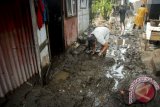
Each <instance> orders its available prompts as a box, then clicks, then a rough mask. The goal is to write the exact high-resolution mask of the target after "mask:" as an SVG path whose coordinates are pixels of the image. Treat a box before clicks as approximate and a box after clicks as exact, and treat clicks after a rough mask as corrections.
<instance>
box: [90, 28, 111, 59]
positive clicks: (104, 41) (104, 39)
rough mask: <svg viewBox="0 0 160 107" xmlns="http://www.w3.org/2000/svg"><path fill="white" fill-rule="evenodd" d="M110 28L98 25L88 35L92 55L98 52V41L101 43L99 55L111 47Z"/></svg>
mask: <svg viewBox="0 0 160 107" xmlns="http://www.w3.org/2000/svg"><path fill="white" fill-rule="evenodd" d="M109 35H110V30H109V29H108V28H107V27H96V28H95V29H94V30H93V32H92V33H91V34H90V35H89V37H88V47H89V48H90V49H91V50H92V55H93V54H95V52H96V47H97V42H98V43H100V44H101V49H100V52H99V53H98V56H101V55H105V54H106V51H107V49H108V47H109V43H108V40H109Z"/></svg>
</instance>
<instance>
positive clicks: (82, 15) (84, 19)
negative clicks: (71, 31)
mask: <svg viewBox="0 0 160 107" xmlns="http://www.w3.org/2000/svg"><path fill="white" fill-rule="evenodd" d="M80 1H81V0H77V2H78V6H77V8H78V34H79V35H80V34H81V33H83V32H84V31H85V30H86V29H87V28H88V26H89V0H86V1H87V7H86V8H81V3H80ZM84 1H85V0H84Z"/></svg>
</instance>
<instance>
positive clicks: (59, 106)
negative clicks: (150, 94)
mask: <svg viewBox="0 0 160 107" xmlns="http://www.w3.org/2000/svg"><path fill="white" fill-rule="evenodd" d="M140 35H141V32H139V31H134V32H132V33H131V34H126V35H122V36H119V35H114V32H112V35H111V36H110V40H109V41H110V47H109V49H108V52H107V54H106V56H103V57H98V55H96V54H95V55H90V54H87V53H86V51H85V49H86V46H85V45H84V44H80V45H79V46H78V45H73V46H72V47H71V48H70V49H68V51H67V52H66V53H65V54H63V55H61V56H59V57H57V58H56V59H57V60H55V61H54V63H53V64H52V68H51V74H50V76H49V78H50V82H49V84H47V85H45V86H44V87H41V86H40V85H33V84H30V82H27V83H25V84H24V85H23V86H22V87H21V88H19V89H18V90H17V91H16V92H14V94H12V95H11V96H9V97H8V98H7V99H6V101H5V103H3V105H2V106H4V107H159V106H160V97H159V95H160V94H159V92H157V94H156V97H155V99H154V100H153V101H151V102H149V103H147V104H140V103H138V102H136V103H135V104H133V105H128V104H127V103H128V92H127V91H124V94H121V91H122V90H128V88H129V85H130V83H131V82H132V81H133V80H134V79H135V78H136V77H138V76H140V75H150V76H152V77H153V78H155V79H156V80H157V81H158V80H159V79H158V77H155V76H154V75H152V74H150V72H149V71H148V69H147V68H146V67H145V65H144V64H143V63H142V60H141V50H142V46H141V43H140V42H141V38H140ZM77 46H78V47H77Z"/></svg>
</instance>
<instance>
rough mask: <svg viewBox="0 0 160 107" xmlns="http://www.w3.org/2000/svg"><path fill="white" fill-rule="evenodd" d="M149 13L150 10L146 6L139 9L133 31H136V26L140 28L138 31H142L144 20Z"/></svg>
mask: <svg viewBox="0 0 160 107" xmlns="http://www.w3.org/2000/svg"><path fill="white" fill-rule="evenodd" d="M147 13H148V10H147V8H146V7H145V5H144V4H143V5H141V7H140V8H139V9H138V11H137V14H136V16H135V19H134V26H133V29H135V27H136V26H137V27H138V29H141V28H142V27H143V24H144V18H145V16H146V14H147Z"/></svg>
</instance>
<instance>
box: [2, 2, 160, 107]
mask: <svg viewBox="0 0 160 107" xmlns="http://www.w3.org/2000/svg"><path fill="white" fill-rule="evenodd" d="M44 1H45V0H44ZM44 1H43V2H44ZM46 1H47V3H48V4H49V5H48V9H49V10H50V11H49V13H48V14H49V19H50V20H49V21H44V22H43V20H44V19H43V20H41V21H42V22H43V23H39V22H41V21H39V22H38V20H40V19H38V18H39V16H38V15H37V14H38V12H41V11H42V10H43V8H42V7H43V6H42V5H41V0H37V1H34V2H33V1H31V0H29V1H25V0H22V2H20V1H19V0H16V3H12V4H14V5H15V6H13V7H12V8H14V9H13V13H14V12H16V9H19V10H22V12H21V11H18V13H17V16H19V17H20V18H19V19H16V18H17V17H11V16H12V14H11V13H10V12H9V11H10V10H8V9H7V6H8V5H7V3H3V5H4V7H0V10H1V8H5V9H6V10H7V11H8V13H10V14H5V15H4V17H2V18H6V19H7V20H5V22H7V21H8V20H9V19H11V20H13V22H14V21H15V22H17V21H18V20H19V21H20V23H19V24H17V23H12V25H13V26H15V27H17V28H15V30H13V29H12V28H8V29H7V30H4V31H3V32H2V33H1V30H0V56H3V57H0V62H2V63H1V65H3V66H0V70H1V71H3V72H0V106H2V107H159V106H160V73H159V72H160V67H159V64H160V49H159V47H160V43H159V41H156V42H155V41H154V40H155V38H154V40H153V41H152V40H151V41H150V40H147V39H146V37H147V35H148V32H147V33H146V31H145V30H146V29H148V28H147V27H146V26H147V24H146V25H145V27H144V28H142V29H133V26H134V14H133V11H132V10H130V11H129V12H130V13H129V12H128V13H129V16H128V18H126V20H125V24H126V27H125V28H124V29H123V28H122V29H123V30H122V31H121V27H120V23H119V22H120V18H119V15H118V14H117V10H118V9H119V8H118V9H117V10H116V9H115V11H114V12H115V13H114V14H115V15H113V17H112V18H113V19H114V18H115V19H114V23H110V20H109V19H108V17H110V16H107V15H108V14H107V15H106V17H105V18H103V17H102V16H101V15H100V14H101V13H100V12H99V13H98V12H97V13H96V16H97V17H96V18H94V19H92V23H89V22H90V19H89V15H90V14H89V9H88V8H89V6H90V1H89V2H87V1H88V0H86V2H85V0H80V1H77V2H76V0H67V1H66V2H64V0H61V1H59V2H56V1H54V0H53V1H52V0H46ZM93 1H94V0H93ZM95 1H96V0H95ZM122 1H123V2H126V3H127V0H119V1H118V0H117V1H114V0H113V1H112V0H111V2H110V3H112V4H113V3H114V5H116V6H117V5H118V4H119V2H121V3H122ZM36 3H37V4H36ZM85 3H86V4H85ZM87 3H88V4H87ZM95 3H96V2H95ZM25 4H27V6H28V7H29V8H27V6H26V7H25ZM34 4H36V5H34ZM44 4H45V3H44ZM64 4H65V5H64ZM93 4H94V3H93ZM39 5H41V6H42V7H41V6H40V7H39ZM70 5H72V6H70ZM88 5H89V6H88ZM5 6H6V7H5ZM45 6H47V5H44V11H45ZM76 6H78V9H77V11H73V10H74V9H75V10H76ZM87 6H88V7H87ZM53 7H55V8H56V9H57V10H54V8H53ZM71 7H72V8H71ZM117 7H118V6H117ZM93 8H96V7H94V6H93ZM39 9H42V10H39ZM65 9H66V11H65V13H63V11H64V10H65ZM70 9H73V10H70ZM107 9H108V10H109V9H110V8H107ZM30 10H31V11H30ZM93 10H94V9H93ZM96 11H97V10H96ZM30 12H31V13H30ZM36 12H37V13H36ZM105 12H106V13H107V11H105ZM22 13H23V14H22ZM64 14H65V15H64ZM94 14H95V13H94ZM25 15H28V16H30V17H31V19H30V17H24V16H25ZM98 15H99V16H98ZM9 17H10V18H9ZM43 17H44V16H43ZM90 17H91V16H90ZM0 19H1V17H0ZM36 19H37V22H36ZM25 20H27V21H26V22H25ZM46 20H47V19H46ZM23 22H25V23H24V24H23ZM117 22H118V23H117ZM155 22H157V20H156V21H155ZM1 23H2V22H1ZM9 24H10V23H9V22H8V23H7V24H6V25H4V28H7V27H8V26H9ZM61 25H62V26H61ZM19 26H20V27H19ZM97 26H105V27H108V28H109V29H110V35H109V39H108V43H109V47H108V49H107V51H106V52H105V54H104V55H102V56H99V51H100V49H99V48H98V46H97V50H96V52H95V53H94V54H92V53H90V52H89V50H88V46H89V43H88V40H87V38H88V36H89V35H90V33H91V31H93V29H94V27H97ZM32 27H33V29H31V28H32ZM0 28H1V27H0ZM2 28H3V27H2ZM20 28H21V29H20ZM149 29H150V28H149ZM155 29H156V27H155ZM157 29H158V28H157ZM2 30H3V29H2ZM32 31H33V32H32ZM157 32H158V31H157ZM157 32H156V34H157V35H158V34H159V33H157ZM149 33H150V32H149ZM77 34H78V36H77ZM156 34H155V35H156ZM1 35H2V36H1ZM3 35H5V36H4V38H3ZM12 35H14V36H12ZM21 35H22V36H21ZM28 35H29V36H28ZM54 35H56V36H54ZM57 35H58V36H57ZM75 35H76V36H75ZM151 35H152V33H151ZM76 39H77V40H76ZM10 41H11V42H10ZM5 46H6V47H7V48H6V47H5ZM12 69H13V70H12ZM28 71H29V72H28ZM1 74H2V75H1ZM5 77H6V78H5ZM2 86H3V87H2Z"/></svg>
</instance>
